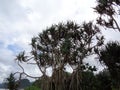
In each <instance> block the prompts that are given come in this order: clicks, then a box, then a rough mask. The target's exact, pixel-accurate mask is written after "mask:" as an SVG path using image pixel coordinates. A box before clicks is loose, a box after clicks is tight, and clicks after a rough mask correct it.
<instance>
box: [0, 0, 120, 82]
mask: <svg viewBox="0 0 120 90" xmlns="http://www.w3.org/2000/svg"><path fill="white" fill-rule="evenodd" d="M94 6H95V0H0V82H2V80H3V78H5V77H7V76H8V74H9V73H10V72H15V71H18V70H20V69H19V68H18V67H17V64H16V63H15V61H14V59H15V56H16V55H17V54H18V53H19V52H20V51H23V50H27V51H29V50H30V47H29V44H30V40H31V38H32V37H33V36H36V35H37V34H38V33H39V32H41V31H42V30H44V29H45V28H46V27H48V26H50V25H52V24H55V23H58V22H64V21H66V20H73V21H76V22H77V23H81V22H83V21H89V20H95V17H97V15H96V14H95V12H93V9H92V8H93V7H94ZM103 34H104V35H105V37H106V40H120V33H119V32H118V31H111V30H109V31H105V30H104V31H103ZM92 63H93V64H94V62H92ZM25 67H26V66H25ZM28 68H29V69H28ZM26 71H27V72H28V73H31V71H32V72H33V68H31V66H30V67H26ZM34 72H35V73H37V75H39V74H40V73H38V72H37V68H35V69H34ZM35 75H36V74H35Z"/></svg>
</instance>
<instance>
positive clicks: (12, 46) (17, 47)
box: [7, 44, 22, 53]
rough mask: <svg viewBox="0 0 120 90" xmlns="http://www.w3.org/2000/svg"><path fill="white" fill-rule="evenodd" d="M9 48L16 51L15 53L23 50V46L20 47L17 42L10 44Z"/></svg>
mask: <svg viewBox="0 0 120 90" xmlns="http://www.w3.org/2000/svg"><path fill="white" fill-rule="evenodd" d="M7 48H8V49H9V50H11V51H12V52H14V53H19V52H20V51H21V50H22V48H20V47H19V46H17V45H16V44H12V45H11V44H10V45H8V47H7Z"/></svg>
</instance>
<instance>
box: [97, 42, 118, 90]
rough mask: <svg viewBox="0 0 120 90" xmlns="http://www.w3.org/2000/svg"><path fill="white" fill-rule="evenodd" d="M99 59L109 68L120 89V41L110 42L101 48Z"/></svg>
mask: <svg viewBox="0 0 120 90" xmlns="http://www.w3.org/2000/svg"><path fill="white" fill-rule="evenodd" d="M99 60H100V62H101V63H103V64H104V65H105V66H106V67H107V68H108V70H109V72H110V75H111V77H112V79H113V80H114V81H115V83H116V84H115V86H117V88H118V90H120V43H119V42H109V43H107V45H105V47H104V48H103V49H102V50H100V53H99Z"/></svg>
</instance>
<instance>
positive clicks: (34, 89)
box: [24, 85, 41, 90]
mask: <svg viewBox="0 0 120 90" xmlns="http://www.w3.org/2000/svg"><path fill="white" fill-rule="evenodd" d="M24 90H41V89H40V88H38V87H36V86H33V85H32V86H30V87H27V88H25V89H24Z"/></svg>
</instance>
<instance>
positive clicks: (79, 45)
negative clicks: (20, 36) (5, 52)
mask: <svg viewBox="0 0 120 90" xmlns="http://www.w3.org/2000/svg"><path fill="white" fill-rule="evenodd" d="M103 41H104V37H103V36H101V33H100V30H99V28H98V27H97V26H96V25H93V23H92V22H89V23H83V24H82V25H78V24H76V23H74V22H72V21H68V22H67V23H65V24H64V23H59V24H57V25H52V26H51V27H50V28H47V29H46V30H44V31H43V32H42V33H40V34H39V35H38V36H36V37H33V38H32V40H31V47H32V50H31V55H30V56H26V55H25V53H24V52H23V53H20V54H19V55H18V56H17V59H16V60H17V61H18V62H21V63H22V62H29V61H30V60H33V61H34V62H35V63H34V64H35V65H37V66H38V68H39V70H40V72H42V74H43V76H42V77H44V79H45V80H44V81H47V85H46V84H44V86H43V88H42V90H52V89H50V88H52V87H54V90H66V89H65V84H64V82H65V81H66V77H65V73H64V71H65V66H66V65H69V66H71V68H72V69H73V73H72V75H71V80H70V81H71V82H70V85H69V86H68V87H69V88H67V89H68V90H82V89H81V86H80V83H81V82H82V79H81V78H82V75H81V74H82V73H81V72H82V71H83V67H84V64H83V60H84V59H85V58H87V57H89V56H90V55H93V54H95V53H96V52H98V49H99V47H100V46H101V45H103ZM19 65H20V63H19ZM20 67H21V65H20ZM49 67H51V68H52V72H53V75H52V77H51V78H48V76H47V75H46V69H47V68H49ZM21 68H22V67H21ZM22 69H23V68H22ZM22 74H25V75H27V76H29V75H28V74H26V73H25V72H24V69H23V72H22ZM48 82H49V84H50V85H48ZM45 83H46V82H45ZM53 83H54V84H53ZM74 85H76V86H74Z"/></svg>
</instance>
